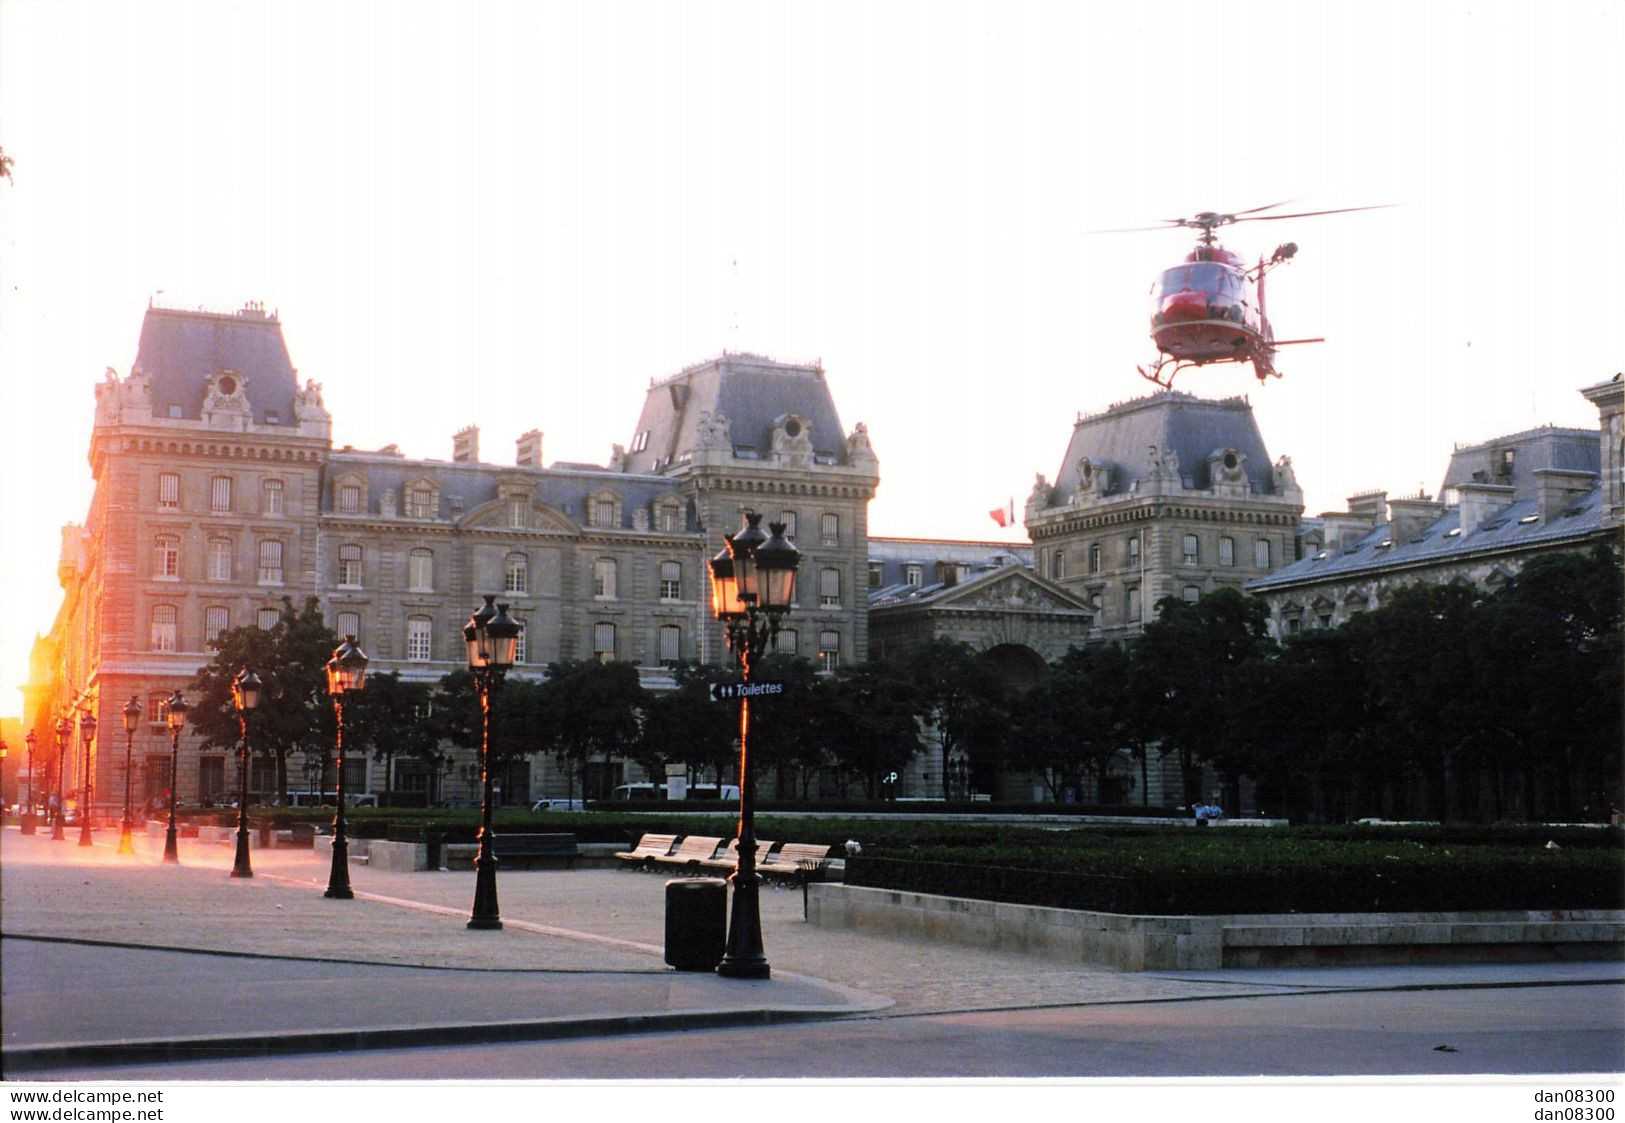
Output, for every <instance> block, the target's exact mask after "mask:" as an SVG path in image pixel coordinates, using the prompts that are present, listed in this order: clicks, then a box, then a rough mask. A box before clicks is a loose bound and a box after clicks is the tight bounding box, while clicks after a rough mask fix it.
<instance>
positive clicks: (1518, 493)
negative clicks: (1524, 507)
mask: <svg viewBox="0 0 1625 1123" xmlns="http://www.w3.org/2000/svg"><path fill="white" fill-rule="evenodd" d="M1505 452H1511V453H1512V454H1513V456H1512V471H1511V473H1510V475H1503V474H1499V471H1498V470H1499V468H1500V465H1501V462H1502V454H1503V453H1505ZM1601 464H1602V452H1601V437H1600V436H1599V434H1598V432H1597V430H1595V429H1559V428H1556V427H1554V426H1546V427H1544V428H1541V429H1530V430H1528V431H1526V432H1523V433H1513V434H1512V435H1510V436H1506V437H1497V438H1496V439H1495V440H1492V441H1484V442H1483V443H1481V444H1476V445H1464V446H1459V447H1457V448H1456V450H1455V451H1454V452H1453V453H1451V456H1450V465H1449V467H1447V468H1446V469H1445V474H1444V483H1443V485H1442V486H1441V487H1440V489H1439V493H1440V494H1441V495H1442V494H1443V493H1444V491H1445V489H1447V488H1457V487H1460V486H1461V485H1462V484H1467V483H1474V482H1477V483H1490V484H1511V485H1512V487H1513V489H1514V490H1513V498H1514V499H1530V498H1533V497H1534V496H1535V495H1536V494H1537V490H1538V487H1539V482H1538V480H1537V479H1536V477H1535V475H1534V472H1535V470H1536V469H1539V468H1562V469H1566V470H1568V471H1571V472H1590V473H1591V474H1592V475H1596V474H1597V473H1598V472H1599V471H1600V470H1601Z"/></svg>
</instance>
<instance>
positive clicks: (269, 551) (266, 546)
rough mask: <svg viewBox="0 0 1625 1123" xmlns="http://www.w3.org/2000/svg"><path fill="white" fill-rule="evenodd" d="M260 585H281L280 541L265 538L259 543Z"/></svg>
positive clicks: (278, 539)
mask: <svg viewBox="0 0 1625 1123" xmlns="http://www.w3.org/2000/svg"><path fill="white" fill-rule="evenodd" d="M260 584H261V585H280V584H282V540H281V539H280V538H267V539H264V540H263V541H262V542H260Z"/></svg>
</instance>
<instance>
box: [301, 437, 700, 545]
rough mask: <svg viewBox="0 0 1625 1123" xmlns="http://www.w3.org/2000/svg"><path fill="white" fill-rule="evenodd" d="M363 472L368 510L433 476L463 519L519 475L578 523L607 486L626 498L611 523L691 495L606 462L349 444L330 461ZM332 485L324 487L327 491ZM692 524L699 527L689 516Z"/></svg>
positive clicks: (327, 509)
mask: <svg viewBox="0 0 1625 1123" xmlns="http://www.w3.org/2000/svg"><path fill="white" fill-rule="evenodd" d="M350 472H354V473H358V474H360V475H362V476H364V477H366V480H367V486H368V490H369V496H368V502H367V506H368V512H367V513H369V514H377V513H378V510H379V497H380V496H381V495H383V493H385V492H389V491H393V492H395V493H396V495H397V496H398V495H399V494H400V489H401V488H403V487H404V486H405V485H406V484H408V483H409V482H411V481H413V480H420V479H428V480H433V481H434V484H435V486H436V488H437V489H438V491H439V512H438V514H437V516H436V517H437V518H439V519H442V520H449V519H458V518H461V517H462V516H463V515H464V514H466V513H467V512H469V511H472V510H474V509H475V508H477V507H480V506H483V505H484V504H486V503H489V502H491V501H492V500H494V499H497V498H498V496H499V495H500V488H501V486H502V485H503V484H506V483H510V482H512V481H513V480H514V479H516V478H525V479H528V480H530V481H532V482H533V485H534V489H533V490H532V492H531V496H532V501H533V502H535V503H540V504H541V505H542V506H544V507H551V508H553V509H554V510H556V511H559V512H562V513H563V514H565V515H566V516H568V517H569V518H571V519H573V520H575V521H576V522H577V523H581V524H585V523H586V521H587V498H588V497H589V496H593V495H599V494H601V493H603V492H605V491H610V492H614V493H615V494H616V495H617V496H619V497H620V500H621V521H620V525H619V526H618V527H614V528H611V529H624V530H630V529H632V526H633V523H632V517H633V512H634V511H636V510H638V509H640V508H641V509H644V510H647V509H648V508H649V507H650V505H652V504H653V503H654V502H655V501H656V500H658V499H662V498H667V497H671V498H676V499H680V500H682V502H683V503H684V506H685V508H686V507H687V506H688V501H687V497H686V496H685V495H684V494H683V493H682V491H681V490H680V486H679V485H678V484H676V483H674V482H673V481H672V480H670V479H668V478H666V477H664V476H640V475H628V474H626V473H623V472H612V471H610V470H609V469H607V468H592V467H579V466H570V467H564V466H561V465H554V466H553V467H551V468H545V469H544V468H529V467H519V466H516V465H512V464H486V463H483V462H479V461H475V462H460V461H446V460H407V459H404V458H402V457H400V456H396V455H393V454H390V453H379V452H358V451H357V450H355V449H350V448H346V449H343V450H339V451H335V452H334V453H333V455H332V458H331V459H330V461H329V463H328V473H329V475H330V476H334V477H336V476H339V475H342V474H345V473H350ZM326 490H330V489H324V491H326ZM333 502H334V497H333V496H332V495H330V494H323V496H322V512H323V513H324V514H332V513H333ZM687 529H689V530H697V529H699V528H698V527H696V526H694V525H693V523H692V517H690V519H689V521H688V525H687Z"/></svg>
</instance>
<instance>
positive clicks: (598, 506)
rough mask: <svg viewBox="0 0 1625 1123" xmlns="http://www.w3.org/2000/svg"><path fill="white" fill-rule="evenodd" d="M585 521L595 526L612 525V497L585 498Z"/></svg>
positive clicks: (613, 518) (613, 514)
mask: <svg viewBox="0 0 1625 1123" xmlns="http://www.w3.org/2000/svg"><path fill="white" fill-rule="evenodd" d="M587 516H588V518H587V521H588V522H589V523H591V524H592V525H593V526H597V527H605V528H608V527H613V526H614V525H615V501H614V500H613V499H589V500H587Z"/></svg>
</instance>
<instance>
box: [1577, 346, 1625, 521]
mask: <svg viewBox="0 0 1625 1123" xmlns="http://www.w3.org/2000/svg"><path fill="white" fill-rule="evenodd" d="M1580 393H1582V394H1584V395H1585V398H1586V401H1588V402H1590V403H1591V404H1592V405H1594V406H1596V407H1597V423H1598V432H1599V434H1600V435H1601V437H1602V449H1601V452H1602V501H1603V502H1604V503H1606V504H1608V509H1609V510H1611V511H1616V512H1617V511H1618V510H1619V509H1620V507H1621V506H1622V505H1625V449H1622V448H1621V447H1620V428H1621V425H1620V416H1621V414H1622V413H1625V374H1616V375H1614V377H1613V378H1611V379H1609V380H1608V381H1607V382H1599V383H1598V384H1597V385H1595V386H1587V387H1586V388H1585V389H1584V390H1581V391H1580Z"/></svg>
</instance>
